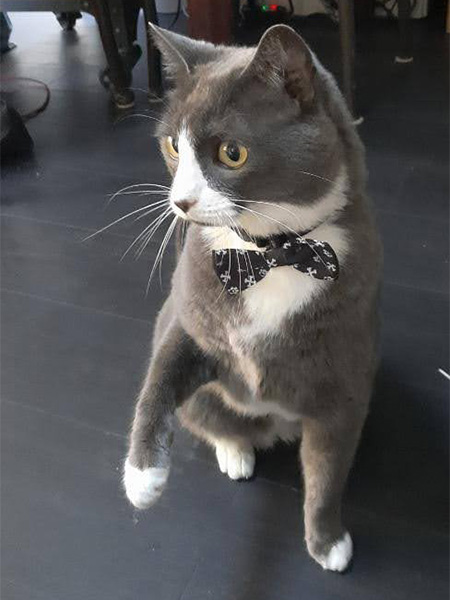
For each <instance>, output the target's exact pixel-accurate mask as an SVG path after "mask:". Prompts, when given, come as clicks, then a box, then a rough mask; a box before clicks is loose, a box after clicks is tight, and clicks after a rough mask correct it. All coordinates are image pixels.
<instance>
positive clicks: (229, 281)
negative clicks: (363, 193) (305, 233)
mask: <svg viewBox="0 0 450 600" xmlns="http://www.w3.org/2000/svg"><path fill="white" fill-rule="evenodd" d="M212 255H213V267H214V270H215V272H216V274H217V276H218V277H219V279H220V281H221V282H222V284H223V286H224V288H225V289H226V291H227V292H228V293H229V294H230V295H232V296H234V295H236V294H239V292H243V291H244V290H246V289H248V288H249V287H252V286H254V285H256V284H257V283H258V282H259V281H261V279H263V278H264V277H265V276H266V275H267V273H268V272H269V271H270V270H271V269H274V268H276V267H284V266H292V267H293V268H294V269H296V270H297V271H300V272H302V273H305V274H306V275H309V276H310V277H314V278H315V279H322V280H330V281H331V280H335V279H337V278H338V276H339V262H338V259H337V256H336V253H335V252H334V250H333V248H332V247H331V246H330V245H329V244H328V243H327V242H323V241H320V240H313V239H304V238H302V237H299V236H295V235H285V236H283V240H282V241H281V242H280V243H279V244H277V245H271V246H270V247H269V248H267V249H266V250H261V251H257V250H240V249H237V248H229V249H223V250H214V251H213V253H212Z"/></svg>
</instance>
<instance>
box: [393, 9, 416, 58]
mask: <svg viewBox="0 0 450 600" xmlns="http://www.w3.org/2000/svg"><path fill="white" fill-rule="evenodd" d="M410 20H411V2H410V0H398V26H399V30H400V50H399V53H398V55H397V56H396V57H395V62H398V63H409V62H412V61H413V60H414V59H413V56H412V52H411V24H410Z"/></svg>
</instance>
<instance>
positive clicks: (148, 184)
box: [108, 183, 170, 204]
mask: <svg viewBox="0 0 450 600" xmlns="http://www.w3.org/2000/svg"><path fill="white" fill-rule="evenodd" d="M150 185H151V186H157V187H160V188H163V189H164V186H162V185H160V184H157V183H134V184H132V185H127V186H125V187H123V188H122V189H120V190H118V191H117V192H114V194H112V195H111V198H110V199H109V200H108V204H110V203H111V202H112V201H113V200H114V198H116V196H119V195H121V194H122V193H123V192H126V191H128V190H131V189H134V188H137V187H143V186H150ZM169 189H170V188H167V190H169Z"/></svg>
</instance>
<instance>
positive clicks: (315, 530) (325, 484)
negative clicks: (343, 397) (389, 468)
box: [301, 406, 366, 572]
mask: <svg viewBox="0 0 450 600" xmlns="http://www.w3.org/2000/svg"><path fill="white" fill-rule="evenodd" d="M333 412H334V414H333V415H322V416H320V417H318V418H303V419H302V443H301V460H302V466H303V476H304V481H305V506H304V513H305V514H304V516H305V539H306V544H307V547H308V552H309V554H310V555H311V556H312V557H313V558H314V560H316V561H317V562H318V563H319V564H320V565H321V566H322V567H323V568H324V569H328V570H331V571H339V572H342V571H344V570H345V569H346V568H347V567H348V565H349V563H350V561H351V559H352V555H353V543H352V539H351V537H350V534H349V533H348V532H347V531H346V529H345V528H344V527H343V525H342V521H341V501H342V494H343V491H344V487H345V483H346V480H347V476H348V473H349V470H350V467H351V464H352V461H353V457H354V454H355V450H356V447H357V444H358V440H359V437H360V433H361V429H362V426H363V424H364V420H365V416H366V410H365V408H364V407H361V406H359V407H355V409H354V410H349V407H345V409H342V410H338V411H337V412H336V411H335V407H333Z"/></svg>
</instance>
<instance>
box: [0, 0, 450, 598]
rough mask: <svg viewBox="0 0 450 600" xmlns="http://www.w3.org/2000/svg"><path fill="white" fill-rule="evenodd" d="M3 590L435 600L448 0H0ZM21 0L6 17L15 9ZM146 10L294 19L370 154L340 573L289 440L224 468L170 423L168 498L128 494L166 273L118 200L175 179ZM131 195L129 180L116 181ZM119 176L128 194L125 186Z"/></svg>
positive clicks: (11, 593)
mask: <svg viewBox="0 0 450 600" xmlns="http://www.w3.org/2000/svg"><path fill="white" fill-rule="evenodd" d="M1 10H2V11H3V12H2V14H1V49H2V55H1V111H2V123H1V158H2V173H1V174H2V180H1V226H2V229H1V259H2V270H1V287H2V300H1V309H2V322H1V325H2V336H1V351H2V355H1V375H2V377H1V399H2V409H1V426H2V432H1V459H2V470H1V492H2V503H1V529H2V536H1V537H2V539H1V542H2V592H1V597H2V600H25V599H26V600H75V599H76V600H79V599H80V598H83V599H84V600H87V599H93V600H94V599H95V600H103V599H105V600H106V599H108V600H115V599H118V600H119V599H120V600H124V599H127V600H128V599H129V600H137V599H141V598H149V599H151V600H206V599H213V600H220V599H222V600H231V599H236V600H272V599H273V600H293V599H294V598H304V599H306V600H316V599H318V600H328V599H330V600H331V599H333V600H335V599H342V600H349V598H358V600H359V599H362V600H366V599H367V600H369V599H370V600H379V599H380V598H386V599H388V600H390V599H392V600H402V599H405V600H406V599H407V600H416V599H417V600H424V599H425V598H427V599H428V598H430V599H431V598H432V599H433V600H441V599H442V600H443V599H444V598H445V599H446V598H448V423H449V421H448V400H449V398H448V385H449V375H448V373H449V366H448V364H449V360H448V348H449V345H448V331H449V323H448V319H449V285H448V266H449V265H448V250H449V233H448V210H449V202H448V200H449V198H448V192H449V189H448V188H449V173H448V158H449V157H448V150H449V144H448V142H449V139H448V138H449V123H448V108H449V102H448V101H449V98H448V92H449V87H448V34H447V33H446V30H447V31H448V28H449V26H450V23H449V17H448V5H447V2H446V1H440V0H358V1H357V2H354V3H353V2H352V1H351V0H339V1H337V0H324V1H321V0H293V2H289V1H285V0H278V2H277V3H269V2H265V1H259V0H254V1H250V0H247V1H245V2H242V3H240V4H239V3H238V2H233V1H232V0H221V1H220V2H219V1H218V0H189V1H188V2H185V1H184V0H182V1H178V0H158V1H157V2H156V4H155V3H154V2H153V0H151V1H150V0H142V1H140V0H86V1H78V0H3V2H2V6H1ZM19 11H20V12H19ZM145 19H147V20H152V21H153V22H159V24H160V25H161V26H162V27H168V28H171V29H173V30H175V31H178V32H181V33H186V34H188V35H191V36H193V37H196V38H202V39H207V40H210V41H214V42H220V43H237V44H243V43H245V44H254V43H257V41H258V39H259V37H260V35H261V33H262V32H263V31H264V30H265V29H266V28H267V27H269V26H270V25H271V24H273V23H277V22H286V23H288V24H290V25H291V26H292V27H294V28H295V29H296V30H297V31H298V32H300V33H301V35H303V36H304V38H305V39H306V40H307V42H308V43H309V44H310V45H311V47H312V48H313V49H314V51H315V52H316V54H317V55H318V57H319V58H320V60H321V61H322V62H323V63H324V64H325V66H326V67H328V68H329V69H330V70H331V71H332V72H333V73H334V74H335V75H336V77H337V79H338V81H339V84H340V85H341V88H342V90H343V92H344V94H345V96H346V99H347V102H348V104H349V107H350V108H351V111H352V113H353V116H354V118H355V121H356V122H357V123H358V130H359V133H360V135H361V136H362V139H363V140H364V142H365V145H366V149H367V164H368V170H369V191H370V195H371V197H372V199H373V203H374V207H375V210H376V215H377V219H378V223H379V227H380V230H381V234H382V239H383V243H384V248H385V264H384V281H383V290H382V301H381V310H382V352H381V364H380V370H379V374H378V378H377V382H376V387H375V391H374V398H373V404H372V410H371V414H370V416H369V419H368V422H367V425H366V428H365V431H364V435H363V439H362V443H361V447H360V449H359V452H358V456H357V460H356V463H355V467H354V469H353V472H352V475H351V478H350V482H349V488H348V494H347V501H346V504H345V519H346V522H347V524H348V527H349V529H350V530H351V531H352V533H353V536H354V540H355V546H356V552H355V564H354V567H353V568H352V569H351V570H350V572H348V573H347V574H345V575H344V576H338V575H332V574H326V573H323V572H322V571H321V570H320V568H319V567H318V566H317V565H316V564H315V563H313V561H311V560H310V559H309V558H308V556H307V553H306V550H305V549H304V547H303V542H302V539H303V525H302V508H301V505H302V484H301V477H300V473H299V470H298V465H297V456H296V454H297V452H296V449H295V448H290V447H280V448H278V449H277V450H276V451H275V452H272V453H267V454H261V455H260V456H259V459H258V464H257V473H256V478H255V479H254V480H253V481H251V482H248V483H234V482H231V481H229V480H228V479H227V478H225V477H224V476H223V475H222V474H221V473H220V472H219V470H218V469H217V467H216V464H215V458H214V456H213V453H212V452H211V451H210V450H209V449H207V448H206V447H204V446H202V445H200V444H198V443H197V442H196V441H195V440H193V439H191V438H190V437H189V435H188V434H187V433H186V432H182V431H179V432H177V436H176V441H175V449H174V458H173V468H172V472H171V478H170V481H169V485H168V488H167V490H166V492H165V494H164V495H163V497H162V498H161V500H160V502H159V503H158V504H157V505H156V506H155V507H154V508H152V509H151V510H149V511H147V512H145V513H138V512H135V511H133V510H132V508H131V507H130V505H129V504H128V503H127V501H126V499H125V497H124V493H123V491H122V488H121V482H120V478H121V469H122V460H123V456H124V452H125V446H126V436H127V432H128V427H129V423H130V419H131V416H132V410H133V404H134V399H135V397H136V394H137V391H138V388H139V384H140V381H141V379H142V377H143V375H144V371H145V366H146V363H147V359H148V355H149V351H150V340H151V333H152V329H153V323H154V320H155V316H156V314H157V311H158V309H159V307H160V306H161V304H162V301H163V299H164V297H165V295H166V294H167V290H168V286H169V284H170V272H171V269H172V268H173V264H174V257H173V250H172V249H169V251H168V253H167V255H166V257H165V259H164V264H163V268H162V278H161V279H162V280H161V283H160V282H159V281H158V279H157V278H156V279H155V280H154V282H153V283H152V285H151V287H150V289H149V292H148V294H146V287H147V280H148V276H149V273H150V270H151V267H152V264H153V262H154V260H155V257H156V253H157V251H158V249H159V247H160V244H161V241H162V239H163V236H164V233H165V229H164V227H162V228H161V230H160V231H158V233H157V234H156V235H155V237H154V240H153V241H152V243H151V244H150V245H149V246H148V248H147V249H146V251H145V252H144V253H143V255H142V256H141V257H140V258H139V260H135V258H134V256H133V253H132V252H130V253H128V254H127V256H126V257H125V258H124V259H123V260H121V257H122V256H123V254H124V253H125V252H126V250H127V248H128V247H129V245H130V244H131V242H132V241H133V239H134V237H135V236H136V234H137V233H139V232H140V230H141V229H142V228H143V223H142V221H137V222H135V221H134V219H133V218H131V219H125V220H123V221H120V222H119V223H118V224H117V225H116V226H114V227H112V228H110V229H108V230H106V231H104V232H103V233H101V234H99V235H97V236H95V237H93V238H90V239H88V240H86V238H87V237H88V236H90V235H91V234H92V233H94V232H96V231H97V230H99V229H101V228H103V227H105V226H106V225H107V224H108V223H111V222H113V221H114V220H115V219H119V218H120V217H121V216H122V215H125V214H126V213H128V212H130V211H133V210H136V209H137V208H139V207H141V206H143V205H144V204H146V203H148V202H149V197H148V196H141V195H139V194H126V195H118V196H116V197H115V198H114V199H113V201H111V202H110V200H111V196H112V194H114V193H115V192H118V191H119V190H122V189H123V188H125V187H126V186H131V185H135V184H145V183H156V184H161V185H167V184H168V183H169V179H168V176H167V174H166V172H165V169H164V166H163V161H162V158H161V156H160V154H159V150H158V145H157V140H156V139H155V137H154V129H155V120H157V119H158V116H159V114H160V111H161V108H162V106H163V102H164V101H163V100H162V101H161V98H163V96H164V90H165V83H164V81H163V78H162V77H161V71H160V61H159V56H158V54H157V53H156V52H155V50H154V48H153V47H152V44H151V42H149V41H148V39H147V36H146V32H145ZM132 189H138V188H132ZM129 191H130V190H129Z"/></svg>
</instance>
